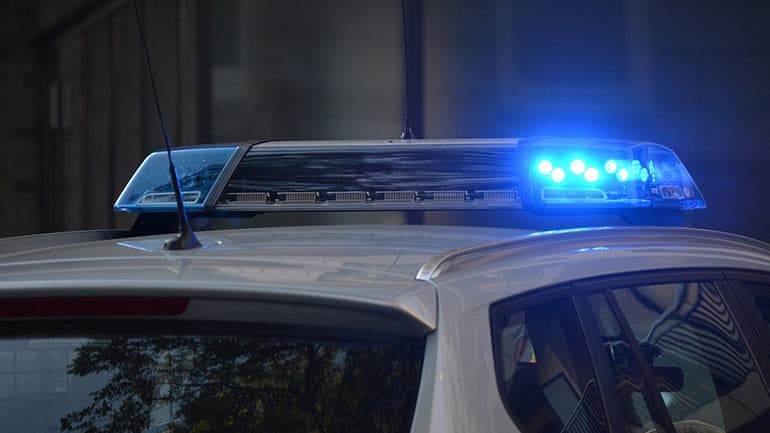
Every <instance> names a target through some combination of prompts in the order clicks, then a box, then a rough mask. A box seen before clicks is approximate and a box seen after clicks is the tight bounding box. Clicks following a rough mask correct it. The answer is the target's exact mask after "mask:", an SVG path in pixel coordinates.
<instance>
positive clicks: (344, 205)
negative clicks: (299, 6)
mask: <svg viewBox="0 0 770 433" xmlns="http://www.w3.org/2000/svg"><path fill="white" fill-rule="evenodd" d="M172 157H173V158H174V163H175V164H176V167H177V171H178V174H179V179H180V183H181V187H182V195H183V199H184V201H185V204H186V207H187V209H188V210H190V211H192V212H210V211H215V210H216V211H230V212H241V211H242V212H254V211H257V212H269V211H303V210H312V211H319V210H330V211H333V210H370V211H375V210H420V209H422V210H441V209H452V210H463V209H524V210H530V211H548V210H567V211H569V210H570V209H575V210H578V209H580V210H585V209H596V210H601V209H628V208H662V209H673V210H690V209H699V208H704V207H706V203H705V200H704V199H703V196H702V195H701V193H700V191H699V190H698V187H697V186H696V185H695V182H694V181H693V179H692V178H691V176H690V174H689V173H688V172H687V169H686V168H685V166H684V165H683V164H682V163H681V161H680V160H679V158H677V156H676V155H675V154H674V152H673V151H671V150H670V149H668V148H666V147H664V146H661V145H659V144H655V143H647V142H631V141H619V140H598V139H576V138H568V139H564V138H551V137H545V138H525V139H482V140H388V141H326V142H318V141H315V142H314V141H287V142H265V143H258V144H257V143H244V144H240V145H232V144H230V145H212V146H204V147H196V148H182V149H178V150H174V151H173V154H172ZM115 209H116V210H121V211H128V212H142V213H144V212H175V211H176V206H175V201H174V196H173V190H172V187H171V182H170V180H169V173H168V159H167V156H166V153H165V152H155V153H153V154H151V155H150V156H148V157H147V159H146V160H145V161H144V162H143V163H142V165H141V166H140V167H139V169H138V170H137V172H136V174H135V175H134V176H133V177H132V178H131V180H130V181H129V183H128V185H127V186H126V188H125V190H124V191H123V193H122V194H121V195H120V197H119V198H118V200H117V202H116V203H115Z"/></svg>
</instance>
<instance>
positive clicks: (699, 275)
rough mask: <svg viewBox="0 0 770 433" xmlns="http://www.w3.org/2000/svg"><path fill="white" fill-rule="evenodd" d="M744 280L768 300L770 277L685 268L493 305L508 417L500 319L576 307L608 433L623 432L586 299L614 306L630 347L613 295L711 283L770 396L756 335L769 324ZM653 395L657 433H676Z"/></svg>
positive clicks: (766, 358)
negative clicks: (555, 305) (599, 298)
mask: <svg viewBox="0 0 770 433" xmlns="http://www.w3.org/2000/svg"><path fill="white" fill-rule="evenodd" d="M741 278H743V279H747V280H749V281H752V282H755V281H756V282H762V283H765V284H767V285H768V295H770V275H768V274H763V273H746V272H736V271H730V270H725V269H719V268H710V269H701V268H693V269H688V268H683V269H665V270H648V271H640V272H627V273H622V274H612V275H604V276H598V277H592V278H588V279H582V280H575V281H570V282H566V283H562V284H558V285H554V286H549V287H544V288H539V289H535V290H534V291H528V292H526V293H522V294H517V295H514V296H511V297H508V298H505V299H501V300H499V301H497V302H495V303H493V304H491V305H490V306H489V318H490V333H491V341H492V349H493V354H494V368H495V378H496V382H497V389H498V395H499V396H500V398H501V400H502V403H503V406H504V407H505V410H506V412H508V415H509V416H510V417H511V420H513V419H515V418H514V416H513V413H512V411H511V408H510V407H509V405H508V402H507V401H506V399H505V397H504V396H505V392H504V378H503V377H502V374H503V369H502V368H501V367H500V366H501V364H500V363H501V362H502V361H501V360H500V355H501V351H500V350H498V349H499V348H498V347H497V342H498V341H499V337H498V332H499V330H500V329H501V327H500V318H501V317H505V316H506V315H507V314H510V313H513V312H516V311H522V310H525V309H527V308H531V307H533V306H537V305H540V304H543V303H546V302H550V301H557V300H564V299H568V300H569V302H570V303H571V304H572V307H573V309H574V312H575V314H576V316H577V319H578V323H579V324H580V327H581V332H582V334H583V338H584V339H585V342H586V349H587V352H588V355H589V362H590V364H591V367H592V368H593V373H594V377H595V378H596V381H597V384H598V385H599V392H600V395H601V402H602V406H603V407H602V409H603V410H604V416H605V419H606V422H607V425H608V431H609V432H610V433H618V432H624V431H625V429H624V427H623V425H624V423H623V419H622V416H621V411H620V406H619V403H618V402H617V401H616V400H615V399H614V398H612V396H613V395H614V393H615V386H616V385H615V379H614V377H613V376H612V374H611V369H610V368H609V362H608V360H607V358H606V356H605V354H604V352H603V348H602V347H601V338H600V333H599V325H598V323H597V321H596V319H595V318H594V316H593V314H592V312H591V309H590V306H589V304H588V296H590V295H594V294H597V293H601V294H602V295H603V296H604V298H605V299H607V300H608V302H610V305H611V307H612V310H613V312H614V313H615V315H616V316H617V319H618V321H619V322H622V323H621V327H622V329H623V333H624V334H626V338H629V341H636V340H635V337H634V336H633V334H629V332H630V329H629V326H628V322H627V320H626V318H625V317H624V315H623V314H622V313H621V312H620V311H619V310H618V305H617V302H616V301H615V299H614V297H612V296H607V295H608V294H609V293H610V292H611V291H612V290H615V289H621V288H627V287H634V286H648V285H658V284H670V283H681V282H711V283H713V284H714V285H715V287H716V288H717V290H718V291H719V293H720V295H722V298H723V299H724V302H725V304H726V306H727V308H728V309H729V310H730V312H731V313H732V315H733V318H734V319H735V322H736V326H737V327H738V331H739V332H740V334H741V336H742V337H743V338H744V341H745V343H746V346H747V350H748V351H749V353H750V354H751V356H752V357H753V359H754V361H755V364H756V365H755V368H756V370H757V373H758V374H759V376H760V378H761V380H762V382H763V384H764V386H765V388H766V389H767V390H768V391H770V382H768V378H770V332H765V333H762V332H760V331H759V330H758V329H757V325H758V324H759V325H760V326H766V324H764V321H763V319H762V318H761V315H760V314H759V310H758V309H757V308H756V306H755V305H754V304H753V302H754V299H753V297H751V296H750V294H748V293H747V291H746V290H744V289H743V288H742V285H741V284H740V282H741V281H742V279H741ZM746 306H749V308H748V310H749V311H746V310H747V308H746ZM751 307H753V309H754V311H753V312H751ZM757 318H759V322H757ZM760 336H763V337H760ZM637 349H638V347H637ZM763 349H764V350H763ZM635 355H636V356H638V355H640V354H639V353H636V351H635ZM642 365H644V364H642ZM645 378H646V379H647V375H645ZM646 382H648V381H646ZM649 383H650V382H648V384H649ZM647 387H649V385H647ZM647 387H646V388H647ZM649 392H650V391H649V389H645V393H649ZM653 394H654V396H655V397H653V398H654V399H655V401H656V404H655V405H654V406H653V407H650V408H649V410H650V415H651V416H652V417H653V420H654V421H655V423H656V424H658V423H659V422H660V426H661V427H662V430H658V431H659V432H661V433H675V430H674V426H673V421H672V419H671V416H670V414H669V413H668V411H667V410H665V409H664V408H665V405H664V406H662V408H661V407H660V406H659V404H662V399H661V397H660V394H659V393H653ZM645 399H646V398H645ZM658 400H660V401H658ZM656 428H657V426H656Z"/></svg>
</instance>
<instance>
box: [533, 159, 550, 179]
mask: <svg viewBox="0 0 770 433" xmlns="http://www.w3.org/2000/svg"><path fill="white" fill-rule="evenodd" d="M551 170H553V164H551V161H549V160H547V159H544V160H542V161H540V163H539V164H538V165H537V171H539V172H540V174H542V175H543V176H547V175H549V174H551Z"/></svg>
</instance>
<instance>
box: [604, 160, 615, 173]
mask: <svg viewBox="0 0 770 433" xmlns="http://www.w3.org/2000/svg"><path fill="white" fill-rule="evenodd" d="M617 170H618V163H617V162H615V160H614V159H610V160H607V162H605V163H604V171H606V172H607V174H614V173H615V172H616V171H617Z"/></svg>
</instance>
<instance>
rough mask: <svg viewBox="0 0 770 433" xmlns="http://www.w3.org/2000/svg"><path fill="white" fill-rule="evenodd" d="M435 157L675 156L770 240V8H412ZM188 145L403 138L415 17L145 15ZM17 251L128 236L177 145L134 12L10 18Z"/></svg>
mask: <svg viewBox="0 0 770 433" xmlns="http://www.w3.org/2000/svg"><path fill="white" fill-rule="evenodd" d="M408 3H409V4H410V5H411V6H410V10H411V12H412V15H411V17H412V18H413V23H417V24H419V25H418V26H415V27H413V29H412V30H413V32H412V35H411V38H412V40H413V42H414V44H415V45H414V50H413V51H412V54H416V56H417V60H416V61H415V62H414V64H412V68H411V70H412V72H414V74H413V75H412V76H411V77H410V87H411V88H412V90H413V91H414V93H413V97H412V105H413V106H414V107H415V110H416V112H415V113H414V115H415V120H416V124H415V129H416V130H417V131H418V132H421V133H422V134H423V135H424V136H425V137H434V138H436V137H501V136H524V135H585V136H599V137H613V138H632V139H640V140H650V141H657V142H661V143H663V144H666V145H668V146H669V147H672V148H673V149H674V150H676V151H677V152H678V153H679V154H680V156H681V157H682V159H683V160H684V161H685V162H686V163H687V165H688V166H689V167H690V169H691V172H692V174H693V175H694V177H695V178H696V180H697V181H698V183H699V184H700V186H701V189H702V191H703V193H704V194H705V195H706V198H707V200H708V201H709V205H710V209H708V210H705V211H700V212H697V213H695V214H694V215H693V220H694V222H695V224H697V225H700V226H705V227H712V228H718V229H723V230H729V231H734V232H738V233H744V234H749V235H753V236H756V237H760V238H763V239H765V240H770V228H767V227H766V224H765V223H766V221H767V220H768V217H770V205H768V204H767V198H768V197H770V194H768V193H767V192H766V190H765V188H768V187H769V186H770V182H769V181H768V179H767V175H766V173H767V172H768V171H770V149H768V146H770V122H769V121H766V119H768V118H769V117H770V26H767V22H768V20H770V3H768V2H766V1H749V0H736V1H730V2H725V1H720V0H712V1H683V0H677V1H662V0H659V1H637V0H620V1H610V0H596V1H587V2H573V1H558V2H557V1H536V0H484V1H474V2H459V1H448V0H424V1H423V2H415V1H413V0H410V1H409V2H408ZM141 5H142V6H141V9H142V15H143V17H144V21H145V25H146V30H147V36H148V41H149V44H150V50H151V55H152V58H153V62H154V67H155V70H156V74H157V76H158V80H159V85H160V94H161V101H162V105H163V108H164V111H165V112H166V117H167V121H168V124H169V127H170V132H171V136H172V140H173V141H174V143H176V144H181V145H184V144H195V143H205V142H221V141H241V140H246V139H263V138H306V139H313V138H324V139H335V138H392V137H397V136H398V134H399V132H400V124H401V116H402V88H403V85H404V79H403V63H402V54H401V53H402V51H401V50H402V42H401V16H400V1H399V0H392V1H387V2H386V1H380V0H376V1H375V0H332V1H323V2H319V1H315V0H288V1H274V0H270V1H253V0H217V1H214V0H188V1H185V0H144V1H142V2H141ZM0 28H1V29H2V30H0V31H1V32H2V41H0V77H2V78H1V79H0V97H1V98H2V101H3V103H2V104H0V110H2V115H0V137H2V138H3V143H2V147H1V148H2V150H3V158H2V159H1V160H0V194H2V196H3V197H4V199H5V204H4V205H3V206H2V207H0V235H13V234H21V233H32V232H40V231H52V230H74V229H84V228H100V227H113V226H126V225H128V224H129V223H130V218H128V217H126V216H125V215H119V214H115V213H113V212H112V211H111V205H112V202H113V201H114V199H115V197H116V196H117V194H118V193H119V192H120V189H121V188H122V186H123V185H124V183H125V182H126V180H127V179H128V177H129V176H130V174H131V173H132V171H133V169H134V168H135V167H136V166H137V164H138V163H139V162H140V161H141V159H142V158H143V157H144V155H145V154H146V153H147V152H149V151H150V150H154V149H157V148H160V147H161V146H162V144H163V142H162V136H161V133H160V128H159V127H158V123H157V118H156V114H155V112H154V106H153V102H152V99H151V93H150V91H149V81H148V76H147V72H146V69H145V64H144V59H143V57H142V53H141V49H140V45H139V37H138V32H137V27H136V20H135V17H134V12H133V9H132V4H131V2H130V1H125V0H113V1H109V0H105V1H93V0H91V1H85V0H80V1H70V2H59V1H54V0H28V1H24V2H22V1H16V0H6V1H5V2H3V3H2V4H0Z"/></svg>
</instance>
